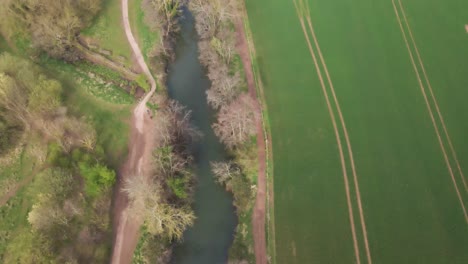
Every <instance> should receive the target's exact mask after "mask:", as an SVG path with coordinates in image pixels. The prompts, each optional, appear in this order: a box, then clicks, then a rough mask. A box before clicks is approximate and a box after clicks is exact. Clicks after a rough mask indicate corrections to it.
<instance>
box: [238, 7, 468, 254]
mask: <svg viewBox="0 0 468 264" xmlns="http://www.w3.org/2000/svg"><path fill="white" fill-rule="evenodd" d="M308 1H309V5H310V8H309V12H310V17H311V20H312V23H313V28H314V30H315V34H316V36H317V39H318V43H319V46H320V49H321V52H322V53H323V57H324V60H325V62H326V68H325V67H324V66H323V64H321V63H320V57H319V53H318V49H317V46H316V45H315V43H314V42H313V39H312V34H311V33H310V30H309V31H308V32H309V33H308V35H307V36H308V37H309V38H310V40H311V43H312V49H313V50H314V51H313V52H314V53H313V54H314V55H315V56H317V60H318V62H319V63H318V65H319V70H320V71H321V75H322V76H323V78H324V83H325V89H326V91H327V93H328V96H329V98H330V101H331V108H332V116H333V117H334V118H335V119H336V122H337V128H338V131H339V139H340V141H341V143H342V145H343V153H344V159H345V162H346V172H347V177H348V180H349V183H348V186H349V188H350V197H351V204H352V206H351V209H352V210H353V215H354V218H353V220H354V227H355V230H356V232H355V233H356V238H357V244H356V245H355V244H354V243H353V234H352V231H351V224H350V218H349V212H348V210H349V208H348V205H347V196H346V192H345V181H344V176H343V173H342V168H341V166H342V165H341V162H340V156H339V148H338V144H337V139H336V138H335V132H334V128H333V123H332V119H331V115H330V114H329V112H328V108H327V103H326V100H325V95H324V92H323V90H322V86H321V82H320V80H319V77H318V74H317V68H316V66H315V64H314V61H313V58H312V56H311V52H310V51H309V48H308V45H307V42H306V38H305V34H304V31H303V29H302V27H301V23H300V20H299V16H298V14H297V12H296V10H295V7H294V3H293V1H292V0H268V1H267V0H257V1H246V6H247V12H248V15H249V21H250V26H251V30H252V33H253V39H254V43H255V48H256V51H257V58H256V59H257V61H258V63H259V67H260V72H261V77H262V82H263V85H264V91H265V96H266V101H267V105H268V110H269V113H268V116H269V121H270V126H271V134H272V140H273V150H272V151H273V157H274V184H275V186H274V195H275V202H274V207H275V215H274V217H275V233H276V241H275V244H276V261H275V262H276V263H353V262H356V254H355V247H356V246H357V247H358V252H359V253H358V257H359V259H360V262H361V263H368V262H369V261H368V257H367V252H366V249H365V236H364V235H363V229H362V228H361V221H365V225H366V231H367V239H368V244H369V254H370V255H371V260H372V262H373V263H468V250H466V246H467V245H468V228H467V227H468V223H467V222H466V218H465V216H464V213H463V210H462V204H463V205H464V207H465V208H468V190H467V189H465V187H464V185H463V182H462V176H461V175H460V172H459V170H458V167H457V165H458V164H459V165H460V168H461V170H462V171H466V170H468V141H466V140H465V136H466V134H467V133H468V123H467V122H466V120H468V104H466V103H465V100H466V99H465V98H467V97H468V90H467V87H468V74H466V71H467V70H468V34H467V32H466V30H465V24H468V13H467V12H466V10H468V2H466V1H461V0H447V1H435V0H430V1H427V0H426V1H423V0H413V1H408V0H403V1H402V4H403V8H404V11H405V13H406V14H403V11H402V9H401V8H400V6H399V5H398V1H396V6H397V13H398V16H400V19H401V21H402V27H403V29H404V34H405V35H403V33H402V31H401V29H400V25H399V22H398V19H397V15H396V13H395V10H394V6H393V2H392V0H385V1H371V0H354V1H352V0H341V1H327V0H308ZM305 9H307V8H305ZM405 15H406V17H407V19H408V22H409V26H410V28H411V33H412V34H413V37H414V39H415V43H416V46H414V45H413V44H412V41H411V36H410V31H409V30H408V28H407V27H406V24H405V20H404V17H405ZM305 25H306V29H307V28H308V27H307V22H305ZM404 36H405V37H406V39H407V40H408V43H409V44H408V45H409V47H410V51H411V54H412V55H413V58H414V60H415V66H413V64H412V61H411V57H410V53H409V52H408V48H407V46H406V44H405V38H404ZM416 47H417V50H416ZM417 51H418V52H419V53H420V57H421V61H422V62H423V63H422V65H424V68H423V67H422V66H421V64H420V63H419V60H418V57H417ZM326 69H328V71H329V73H330V76H331V82H332V83H333V87H334V91H335V92H336V97H337V100H338V103H339V104H338V105H337V104H336V103H335V102H334V100H333V97H332V88H331V85H330V84H329V82H328V81H327V78H326V74H325V70H326ZM415 69H416V71H415ZM424 72H425V73H426V74H427V76H428V80H429V83H430V85H429V83H428V82H427V81H426V80H425V75H424ZM418 76H419V77H420V78H421V85H420V83H419V81H418ZM421 86H422V88H421ZM429 86H430V87H429ZM430 88H432V90H433V94H434V97H435V98H436V100H437V105H436V104H435V102H434V101H433V100H432V97H431V93H430ZM422 91H424V92H425V93H426V95H427V96H428V103H429V107H430V108H431V111H428V106H427V103H426V101H425V99H424V96H423V93H422ZM338 106H339V107H340V108H341V112H342V114H343V118H344V121H345V122H346V131H347V132H348V134H349V142H350V144H351V146H352V153H353V156H354V164H355V167H356V175H357V179H358V186H359V190H360V201H361V202H362V207H363V208H362V209H363V214H364V217H363V218H360V217H359V207H358V199H357V192H356V190H357V189H356V187H355V183H354V180H353V173H352V168H351V164H352V163H351V158H350V155H349V153H348V151H349V149H348V147H347V145H346V138H345V135H344V131H345V129H344V127H343V125H342V124H341V122H340V119H339V111H338ZM437 106H438V107H439V109H440V112H441V116H442V118H443V121H444V124H445V127H446V130H447V131H448V134H449V137H450V141H449V140H448V138H447V137H446V135H445V133H444V124H443V123H442V121H441V119H440V118H439V116H438V114H437V112H436V109H437ZM431 114H432V115H433V116H434V122H435V125H434V123H433V121H432V119H431ZM436 131H437V132H438V133H439V135H440V136H441V140H440V142H441V143H439V139H438V134H437V132H436ZM450 143H452V145H453V149H454V152H455V153H456V158H457V159H456V158H455V155H453V152H452V151H451V148H450ZM440 144H442V146H443V148H441V145H440ZM442 149H443V150H444V151H445V152H446V153H447V160H448V162H449V164H450V168H451V169H452V171H453V174H454V179H455V184H454V182H453V181H452V177H451V174H450V172H449V169H448V168H449V167H448V166H447V164H446V162H445V158H444V155H443V151H442ZM457 160H458V164H457V162H456V161H457ZM465 181H466V179H465ZM455 186H456V187H457V188H458V190H459V193H460V198H459V197H458V195H457V192H456V188H455Z"/></svg>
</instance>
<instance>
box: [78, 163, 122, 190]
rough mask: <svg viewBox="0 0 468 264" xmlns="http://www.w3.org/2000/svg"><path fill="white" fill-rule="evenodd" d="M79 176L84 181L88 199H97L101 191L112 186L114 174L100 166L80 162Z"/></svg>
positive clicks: (114, 179)
mask: <svg viewBox="0 0 468 264" xmlns="http://www.w3.org/2000/svg"><path fill="white" fill-rule="evenodd" d="M78 167H79V169H80V174H81V176H83V178H84V180H85V193H86V195H87V196H88V197H90V198H95V197H97V196H98V195H99V194H100V193H101V192H102V191H103V190H105V189H107V188H109V187H111V186H112V185H114V183H115V181H116V178H115V172H114V171H113V170H110V169H108V168H107V167H106V166H104V165H101V164H99V163H98V164H96V165H91V164H89V163H86V162H80V163H79V165H78Z"/></svg>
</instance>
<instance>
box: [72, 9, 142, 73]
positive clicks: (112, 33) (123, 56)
mask: <svg viewBox="0 0 468 264" xmlns="http://www.w3.org/2000/svg"><path fill="white" fill-rule="evenodd" d="M130 2H133V1H130ZM81 34H82V35H83V36H85V37H86V38H87V39H89V44H90V45H91V47H92V49H94V50H96V51H98V52H100V53H103V54H104V55H106V56H109V57H111V58H112V59H113V60H114V61H121V62H123V63H124V64H125V65H126V66H131V65H132V62H131V58H132V50H131V48H130V46H129V44H128V40H127V37H126V35H125V30H124V28H123V22H122V10H121V2H120V0H103V6H102V9H101V11H100V12H99V13H98V15H97V17H96V18H95V19H94V20H93V23H92V25H91V26H90V27H88V28H86V29H84V30H83V31H82V32H81Z"/></svg>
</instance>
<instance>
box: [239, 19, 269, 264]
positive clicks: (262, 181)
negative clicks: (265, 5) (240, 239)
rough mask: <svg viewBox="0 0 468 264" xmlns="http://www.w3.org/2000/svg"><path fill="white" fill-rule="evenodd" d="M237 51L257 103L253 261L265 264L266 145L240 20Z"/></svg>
mask: <svg viewBox="0 0 468 264" xmlns="http://www.w3.org/2000/svg"><path fill="white" fill-rule="evenodd" d="M236 32H237V51H238V52H239V55H240V57H241V60H242V64H243V65H244V71H245V76H246V79H247V86H248V88H249V94H250V96H252V98H253V99H255V102H257V111H258V113H257V117H258V118H257V120H256V126H257V148H258V178H257V198H256V200H255V207H254V209H253V214H252V226H253V237H254V250H255V259H256V263H257V264H266V263H267V254H266V238H265V212H266V144H265V137H264V134H263V123H262V119H261V116H262V115H261V111H262V109H261V106H260V103H258V98H257V90H256V89H255V80H254V75H253V71H252V62H251V59H250V54H249V47H248V43H247V39H246V36H245V31H244V25H243V22H242V19H240V18H239V19H238V21H237V22H236Z"/></svg>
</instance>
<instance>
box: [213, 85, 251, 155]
mask: <svg viewBox="0 0 468 264" xmlns="http://www.w3.org/2000/svg"><path fill="white" fill-rule="evenodd" d="M256 118H257V117H256V105H255V101H254V100H253V99H252V98H251V97H250V96H249V95H247V94H242V95H240V96H239V97H238V98H237V99H236V100H235V101H233V102H232V103H231V104H230V105H228V106H223V107H222V108H221V110H220V111H219V113H218V120H217V122H216V123H215V124H214V125H213V129H214V132H215V134H216V135H217V136H218V137H219V139H220V140H221V142H223V143H224V144H225V145H226V146H227V147H229V148H234V147H236V146H237V145H239V144H241V143H243V142H245V141H247V140H248V139H249V137H251V136H253V135H254V134H255V132H256V126H255V120H256Z"/></svg>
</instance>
